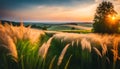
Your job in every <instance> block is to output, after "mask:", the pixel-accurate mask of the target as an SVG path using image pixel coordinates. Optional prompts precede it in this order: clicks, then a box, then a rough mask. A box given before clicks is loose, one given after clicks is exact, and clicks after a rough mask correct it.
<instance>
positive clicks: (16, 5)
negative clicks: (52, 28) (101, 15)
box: [0, 0, 120, 21]
mask: <svg viewBox="0 0 120 69" xmlns="http://www.w3.org/2000/svg"><path fill="white" fill-rule="evenodd" d="M101 1H102V0H0V19H7V20H16V21H19V20H23V21H92V19H93V17H94V13H95V9H96V7H97V6H98V4H99V3H100V2H101ZM107 1H111V2H113V4H114V5H115V9H116V10H117V12H118V13H119V12H120V10H118V8H120V0H107Z"/></svg>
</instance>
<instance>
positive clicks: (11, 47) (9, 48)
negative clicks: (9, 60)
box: [0, 29, 18, 60]
mask: <svg viewBox="0 0 120 69" xmlns="http://www.w3.org/2000/svg"><path fill="white" fill-rule="evenodd" d="M0 51H1V52H0V53H5V54H6V55H11V56H13V57H14V58H15V60H16V59H17V58H18V56H17V50H16V46H15V44H14V42H13V40H12V39H11V37H9V35H7V34H6V32H5V30H3V29H0Z"/></svg>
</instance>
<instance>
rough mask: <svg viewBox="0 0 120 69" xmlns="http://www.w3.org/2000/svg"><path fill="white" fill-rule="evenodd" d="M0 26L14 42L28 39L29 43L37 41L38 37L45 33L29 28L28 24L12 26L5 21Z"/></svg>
mask: <svg viewBox="0 0 120 69" xmlns="http://www.w3.org/2000/svg"><path fill="white" fill-rule="evenodd" d="M0 26H1V25H0ZM1 27H3V28H4V30H5V31H6V33H7V34H8V35H9V36H10V37H11V38H12V39H13V40H14V42H15V43H16V42H17V40H30V41H31V43H34V42H38V41H39V38H40V37H41V36H43V35H45V33H44V32H43V31H41V30H36V29H31V28H30V26H29V27H27V28H26V27H24V25H23V24H21V25H20V26H18V27H14V26H12V25H9V24H7V23H5V24H4V26H1ZM33 36H34V38H33Z"/></svg>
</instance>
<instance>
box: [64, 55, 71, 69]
mask: <svg viewBox="0 0 120 69" xmlns="http://www.w3.org/2000/svg"><path fill="white" fill-rule="evenodd" d="M72 56H73V55H70V57H69V59H68V61H67V63H66V65H65V68H64V69H68V65H69V63H70V59H71V57H72Z"/></svg>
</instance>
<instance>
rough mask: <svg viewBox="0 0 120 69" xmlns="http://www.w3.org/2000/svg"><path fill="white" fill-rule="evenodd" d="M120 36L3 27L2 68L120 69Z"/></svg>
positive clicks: (0, 43) (0, 42)
mask: <svg viewBox="0 0 120 69" xmlns="http://www.w3.org/2000/svg"><path fill="white" fill-rule="evenodd" d="M119 56H120V34H112V35H108V34H104V35H101V34H94V33H88V34H82V33H81V34H79V33H78V34H76V33H62V32H61V33H56V34H53V35H52V36H49V33H46V32H45V31H43V30H36V29H32V28H30V26H29V27H24V26H23V24H21V25H20V26H12V25H9V24H7V23H6V24H4V25H2V24H0V69H120V57H119Z"/></svg>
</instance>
